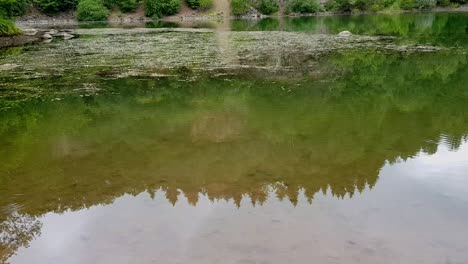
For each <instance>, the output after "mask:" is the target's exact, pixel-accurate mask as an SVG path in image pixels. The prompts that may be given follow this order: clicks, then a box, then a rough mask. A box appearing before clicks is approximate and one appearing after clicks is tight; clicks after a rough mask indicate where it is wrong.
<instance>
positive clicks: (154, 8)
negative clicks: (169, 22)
mask: <svg viewBox="0 0 468 264" xmlns="http://www.w3.org/2000/svg"><path fill="white" fill-rule="evenodd" d="M179 9H180V0H146V1H145V14H146V16H149V17H160V16H162V15H167V16H170V15H175V14H177V12H179Z"/></svg>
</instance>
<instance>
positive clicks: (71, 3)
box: [32, 0, 78, 14]
mask: <svg viewBox="0 0 468 264" xmlns="http://www.w3.org/2000/svg"><path fill="white" fill-rule="evenodd" d="M32 1H33V3H34V4H35V5H36V6H37V7H38V8H39V9H40V10H41V11H42V12H44V13H46V14H54V13H58V12H62V11H68V10H73V9H75V8H76V5H77V3H78V0H32Z"/></svg>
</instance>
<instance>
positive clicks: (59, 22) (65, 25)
mask: <svg viewBox="0 0 468 264" xmlns="http://www.w3.org/2000/svg"><path fill="white" fill-rule="evenodd" d="M423 13H468V5H464V6H461V7H459V8H435V9H432V10H385V11H377V12H370V11H362V12H349V13H342V12H340V13H336V12H318V13H313V14H288V15H268V16H267V15H255V16H241V17H239V16H220V15H202V16H171V17H165V18H161V19H150V18H147V17H138V19H131V20H126V19H122V18H120V19H109V20H107V21H95V22H80V21H77V20H76V19H74V18H72V16H73V13H71V12H68V13H67V14H59V15H58V16H55V17H48V16H45V15H41V16H40V18H39V17H38V16H37V15H35V18H36V19H34V20H28V19H27V16H26V17H23V18H22V19H20V20H19V21H17V22H16V25H17V27H18V28H19V29H20V30H22V31H27V30H31V29H34V30H37V31H38V32H43V31H47V30H49V29H59V30H65V31H67V30H70V29H77V28H78V27H79V26H82V25H93V24H94V25H96V24H101V23H102V24H103V25H110V26H111V27H112V26H115V27H124V28H126V27H128V28H145V24H146V23H151V22H156V23H157V22H167V23H177V22H179V23H181V22H189V23H190V22H209V21H228V20H251V21H255V20H261V19H264V18H275V19H281V18H300V17H329V16H360V15H374V14H375V15H397V14H423ZM45 17H47V19H46V18H45ZM59 18H61V19H59ZM182 27H183V23H182ZM41 40H43V36H42V35H40V34H37V35H28V34H22V35H18V36H8V37H0V49H3V48H8V47H15V46H22V45H26V44H31V43H37V42H40V41H41Z"/></svg>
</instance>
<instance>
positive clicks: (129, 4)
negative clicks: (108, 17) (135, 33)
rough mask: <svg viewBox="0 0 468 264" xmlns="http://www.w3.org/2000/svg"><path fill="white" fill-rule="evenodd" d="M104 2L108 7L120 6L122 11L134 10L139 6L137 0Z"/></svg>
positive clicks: (106, 0) (108, 0)
mask: <svg viewBox="0 0 468 264" xmlns="http://www.w3.org/2000/svg"><path fill="white" fill-rule="evenodd" d="M102 3H103V4H104V6H105V7H106V8H107V9H109V10H110V9H112V8H114V7H115V6H118V7H119V9H120V11H122V12H133V11H135V9H136V8H137V4H138V3H137V0H103V1H102Z"/></svg>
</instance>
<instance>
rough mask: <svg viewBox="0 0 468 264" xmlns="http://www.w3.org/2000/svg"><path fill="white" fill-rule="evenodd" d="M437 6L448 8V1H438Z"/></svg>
mask: <svg viewBox="0 0 468 264" xmlns="http://www.w3.org/2000/svg"><path fill="white" fill-rule="evenodd" d="M437 5H440V6H449V5H450V0H438V1H437Z"/></svg>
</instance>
